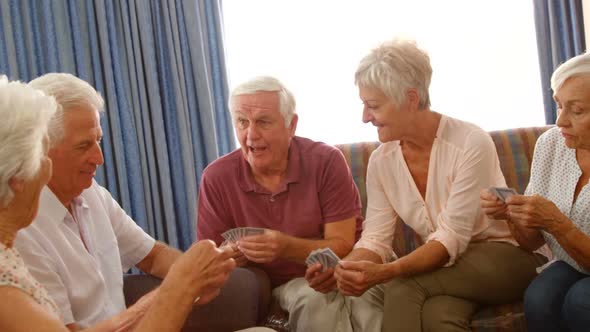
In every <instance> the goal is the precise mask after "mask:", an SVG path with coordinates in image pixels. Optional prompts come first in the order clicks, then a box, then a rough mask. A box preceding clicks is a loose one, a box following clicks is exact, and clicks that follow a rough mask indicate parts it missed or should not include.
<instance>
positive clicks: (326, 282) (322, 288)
mask: <svg viewBox="0 0 590 332" xmlns="http://www.w3.org/2000/svg"><path fill="white" fill-rule="evenodd" d="M305 280H307V282H308V283H309V287H311V288H313V289H315V290H316V291H317V292H320V293H324V294H326V293H330V292H331V291H333V290H334V289H336V278H334V268H332V267H331V268H329V269H326V271H324V272H322V264H320V263H315V264H313V265H310V266H309V267H308V268H307V270H306V271H305Z"/></svg>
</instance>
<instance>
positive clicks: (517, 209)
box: [506, 195, 574, 234]
mask: <svg viewBox="0 0 590 332" xmlns="http://www.w3.org/2000/svg"><path fill="white" fill-rule="evenodd" d="M506 203H508V215H509V216H510V220H511V221H512V222H515V223H518V224H520V225H521V226H524V227H529V228H536V229H543V230H545V231H547V232H549V233H552V234H555V233H556V232H560V231H564V230H567V229H570V228H572V227H574V226H573V224H572V223H571V221H570V220H569V219H568V218H567V217H566V216H565V215H564V214H563V213H561V211H560V210H559V208H558V207H557V206H556V205H555V204H554V203H553V202H552V201H550V200H548V199H545V198H544V197H541V196H539V195H533V196H521V195H514V196H511V197H509V198H508V199H507V200H506Z"/></svg>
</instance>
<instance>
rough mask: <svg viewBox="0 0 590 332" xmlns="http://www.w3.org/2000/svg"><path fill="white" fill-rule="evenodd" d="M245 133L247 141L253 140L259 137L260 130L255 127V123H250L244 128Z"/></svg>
mask: <svg viewBox="0 0 590 332" xmlns="http://www.w3.org/2000/svg"><path fill="white" fill-rule="evenodd" d="M246 135H247V138H248V141H254V140H256V139H257V138H259V137H260V130H259V129H258V128H257V126H256V125H255V124H252V125H250V126H248V129H246Z"/></svg>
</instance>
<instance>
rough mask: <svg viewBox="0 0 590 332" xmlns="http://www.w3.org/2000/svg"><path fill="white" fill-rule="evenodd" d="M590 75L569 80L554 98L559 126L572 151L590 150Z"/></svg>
mask: <svg viewBox="0 0 590 332" xmlns="http://www.w3.org/2000/svg"><path fill="white" fill-rule="evenodd" d="M589 91H590V75H581V76H575V77H571V78H569V79H567V80H566V81H565V82H564V83H563V85H562V86H561V88H560V89H559V90H558V91H557V93H556V94H555V95H554V96H553V97H554V99H555V102H556V103H557V108H558V110H557V112H558V117H557V122H556V124H557V126H558V127H559V128H560V129H561V134H562V135H563V137H564V138H565V145H566V146H567V147H568V148H571V149H578V148H579V149H585V150H590V92H589Z"/></svg>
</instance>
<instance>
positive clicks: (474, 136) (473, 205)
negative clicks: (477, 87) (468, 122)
mask: <svg viewBox="0 0 590 332" xmlns="http://www.w3.org/2000/svg"><path fill="white" fill-rule="evenodd" d="M465 140H466V142H467V143H466V147H465V150H464V152H463V154H462V158H459V160H458V161H457V166H456V169H455V171H454V174H455V176H454V177H453V179H452V183H451V185H450V193H449V197H448V200H447V202H446V204H445V206H444V207H443V208H442V210H441V211H440V213H439V214H438V216H437V220H436V230H435V231H434V232H433V233H431V234H430V235H429V236H428V237H427V238H426V241H427V242H428V241H439V242H440V243H442V245H443V246H444V247H445V248H446V249H447V251H448V253H449V256H450V259H449V262H448V263H447V264H446V265H445V266H451V265H453V264H454V263H455V260H456V259H457V257H459V256H460V255H461V254H462V253H463V252H465V250H466V249H467V245H468V244H469V242H470V241H471V236H472V232H473V227H474V225H475V222H476V221H477V220H478V218H481V217H482V212H481V207H480V202H479V193H480V191H481V189H483V188H488V187H490V186H491V185H493V184H494V181H495V179H496V172H495V170H497V169H499V167H500V166H499V160H498V155H497V152H496V148H495V146H494V143H493V141H492V139H491V137H489V135H488V134H487V133H485V132H483V131H473V132H472V133H471V134H470V135H469V136H468V137H466V138H465Z"/></svg>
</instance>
